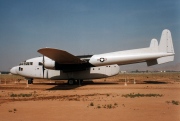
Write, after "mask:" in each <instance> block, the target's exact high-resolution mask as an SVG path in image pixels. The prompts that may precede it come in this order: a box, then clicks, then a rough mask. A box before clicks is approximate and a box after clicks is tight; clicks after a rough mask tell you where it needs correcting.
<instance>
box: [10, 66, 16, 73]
mask: <svg viewBox="0 0 180 121" xmlns="http://www.w3.org/2000/svg"><path fill="white" fill-rule="evenodd" d="M10 72H11V74H17V66H15V67H13V68H11V70H10Z"/></svg>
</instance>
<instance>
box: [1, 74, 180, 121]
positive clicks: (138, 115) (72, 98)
mask: <svg viewBox="0 0 180 121" xmlns="http://www.w3.org/2000/svg"><path fill="white" fill-rule="evenodd" d="M168 75H169V76H167V74H166V75H162V74H159V75H158V74H149V75H148V74H139V75H137V74H132V75H118V76H116V77H111V78H106V79H100V80H94V81H93V82H91V81H87V82H84V83H83V84H82V85H81V86H79V85H74V86H69V85H67V84H66V83H65V82H66V81H64V82H61V83H57V82H56V83H55V82H54V81H52V80H35V81H34V84H32V85H28V86H27V85H26V81H25V80H23V79H22V80H21V81H20V82H19V83H15V79H12V80H11V78H10V77H8V79H6V81H7V82H8V83H6V84H4V83H1V84H0V109H1V113H0V118H1V121H9V120H13V121H19V120H22V121H23V120H25V121H32V120H34V121H36V120H37V121H41V120H43V121H49V120H54V121H56V120H58V121H59V120H67V121H71V120H72V121H84V120H86V121H90V120H95V121H99V120H103V121H109V120H111V121H119V120H137V121H144V120H146V121H154V120H162V121H169V120H173V121H179V120H180V104H179V102H180V83H179V74H174V75H173V74H168ZM147 77H148V78H147ZM13 78H15V77H13ZM17 79H18V78H17ZM134 80H135V82H136V83H134ZM1 82H2V81H1ZM132 94H134V95H138V96H137V97H134V98H131V97H126V96H123V95H130V96H131V95H132ZM149 95H155V96H149ZM159 95H160V96H159Z"/></svg>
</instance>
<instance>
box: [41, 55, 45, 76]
mask: <svg viewBox="0 0 180 121" xmlns="http://www.w3.org/2000/svg"><path fill="white" fill-rule="evenodd" d="M42 61H43V62H42V63H43V65H42V70H43V78H44V70H45V68H44V62H45V60H44V55H43V60H42Z"/></svg>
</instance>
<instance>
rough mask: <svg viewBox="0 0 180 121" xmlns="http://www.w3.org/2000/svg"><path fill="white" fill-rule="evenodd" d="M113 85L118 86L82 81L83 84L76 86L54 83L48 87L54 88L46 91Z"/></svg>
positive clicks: (109, 83)
mask: <svg viewBox="0 0 180 121" xmlns="http://www.w3.org/2000/svg"><path fill="white" fill-rule="evenodd" d="M114 84H118V83H112V82H93V81H84V82H83V84H81V85H78V84H75V85H68V84H66V83H64V84H56V83H53V84H52V83H51V84H49V85H55V86H54V87H52V88H50V89H47V90H71V89H75V88H78V87H82V86H86V85H114Z"/></svg>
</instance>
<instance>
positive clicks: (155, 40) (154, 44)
mask: <svg viewBox="0 0 180 121" xmlns="http://www.w3.org/2000/svg"><path fill="white" fill-rule="evenodd" d="M154 47H158V41H157V39H152V40H151V43H150V48H154Z"/></svg>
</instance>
